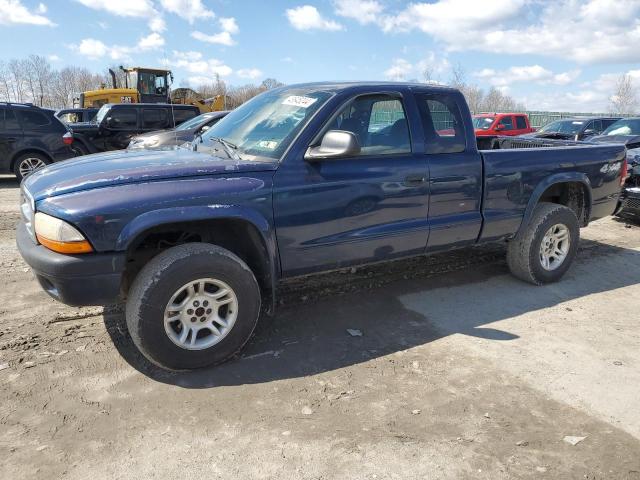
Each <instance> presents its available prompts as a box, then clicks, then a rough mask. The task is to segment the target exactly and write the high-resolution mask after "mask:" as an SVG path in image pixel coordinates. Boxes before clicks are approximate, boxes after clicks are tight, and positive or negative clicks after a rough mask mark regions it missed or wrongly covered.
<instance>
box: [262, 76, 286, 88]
mask: <svg viewBox="0 0 640 480" xmlns="http://www.w3.org/2000/svg"><path fill="white" fill-rule="evenodd" d="M283 85H284V83H282V82H279V81H278V80H276V79H275V78H265V79H264V80H263V81H262V83H261V84H260V86H261V87H262V88H264V89H265V90H271V89H273V88H278V87H282V86H283Z"/></svg>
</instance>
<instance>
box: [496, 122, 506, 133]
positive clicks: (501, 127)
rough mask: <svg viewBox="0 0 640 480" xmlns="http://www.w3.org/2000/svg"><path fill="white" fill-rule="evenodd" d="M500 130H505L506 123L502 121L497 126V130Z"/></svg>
mask: <svg viewBox="0 0 640 480" xmlns="http://www.w3.org/2000/svg"><path fill="white" fill-rule="evenodd" d="M500 130H504V125H503V124H501V123H500V124H498V125H497V126H496V132H499V131H500Z"/></svg>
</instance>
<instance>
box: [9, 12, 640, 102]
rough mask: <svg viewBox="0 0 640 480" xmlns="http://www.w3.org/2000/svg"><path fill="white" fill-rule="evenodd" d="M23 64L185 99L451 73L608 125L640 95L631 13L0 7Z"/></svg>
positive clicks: (638, 45) (638, 42)
mask: <svg viewBox="0 0 640 480" xmlns="http://www.w3.org/2000/svg"><path fill="white" fill-rule="evenodd" d="M32 53H35V54H40V55H45V56H47V57H49V58H50V59H51V62H52V64H53V65H54V66H56V67H62V66H65V65H81V66H85V67H87V68H89V69H91V70H93V71H96V72H98V71H104V69H105V68H106V66H107V65H112V64H124V65H143V66H159V65H162V64H166V65H169V66H170V67H171V69H172V70H173V71H174V75H175V77H176V84H178V85H180V84H185V83H189V84H190V85H192V86H196V85H197V84H198V83H200V82H203V81H207V80H208V79H211V78H213V76H214V74H215V73H218V74H220V75H221V77H222V78H223V79H224V80H225V81H227V82H228V83H230V84H234V85H237V84H243V83H249V82H259V81H261V80H262V79H264V78H266V77H273V78H277V79H278V80H280V81H282V82H285V83H296V82H304V81H316V80H383V79H386V80H411V79H418V80H421V79H422V78H423V71H424V70H425V69H429V70H430V71H431V72H432V77H433V78H434V79H435V80H439V81H443V82H446V81H447V80H448V79H449V77H450V71H451V68H452V66H454V65H457V64H459V65H461V66H462V67H463V68H464V70H465V73H466V79H467V81H468V82H469V83H475V84H477V85H479V86H481V87H483V88H485V89H486V88H489V87H490V86H492V85H493V86H496V87H498V88H500V89H502V90H504V91H505V92H507V93H509V94H510V95H512V96H513V97H515V98H516V99H517V100H519V101H522V102H524V103H525V105H526V106H527V107H528V108H529V109H547V110H573V111H605V110H606V108H607V105H608V103H609V100H608V99H609V96H610V95H611V94H612V93H613V88H614V84H615V80H616V78H617V77H618V76H619V75H620V74H621V73H627V72H628V73H630V75H631V76H632V78H633V79H634V81H635V82H636V84H637V85H638V86H640V65H639V62H640V0H581V1H578V0H555V1H553V2H550V1H540V0H492V1H490V2H482V1H474V0H429V1H419V0H416V1H414V2H413V3H410V2H406V1H402V0H236V1H233V0H0V60H8V59H10V58H16V57H18V58H19V57H24V56H27V55H29V54H32Z"/></svg>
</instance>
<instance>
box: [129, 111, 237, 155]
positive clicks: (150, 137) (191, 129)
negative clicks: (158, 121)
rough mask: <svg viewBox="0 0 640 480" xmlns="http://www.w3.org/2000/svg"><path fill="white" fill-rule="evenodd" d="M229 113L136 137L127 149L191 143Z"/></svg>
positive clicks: (198, 118) (203, 116)
mask: <svg viewBox="0 0 640 480" xmlns="http://www.w3.org/2000/svg"><path fill="white" fill-rule="evenodd" d="M227 113H229V112H227V111H222V112H210V113H203V114H202V115H198V116H197V117H194V118H192V119H191V120H187V121H186V122H184V123H182V124H180V125H178V126H177V127H176V128H173V129H171V130H156V131H154V132H149V133H143V134H142V135H136V136H135V137H133V138H132V139H131V141H130V142H129V146H128V147H127V148H128V149H130V150H134V149H137V148H159V147H168V146H172V145H182V144H183V143H185V142H191V141H193V139H194V138H195V137H196V136H197V135H200V134H202V133H203V132H206V131H207V130H208V129H209V128H211V127H212V126H213V125H215V124H216V123H218V122H219V121H220V120H221V119H222V118H224V116H225V115H226V114H227Z"/></svg>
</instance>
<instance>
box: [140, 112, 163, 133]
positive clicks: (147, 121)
mask: <svg viewBox="0 0 640 480" xmlns="http://www.w3.org/2000/svg"><path fill="white" fill-rule="evenodd" d="M168 127H169V115H168V112H167V110H165V109H164V108H143V109H142V128H144V129H151V130H157V129H161V128H168Z"/></svg>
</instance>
